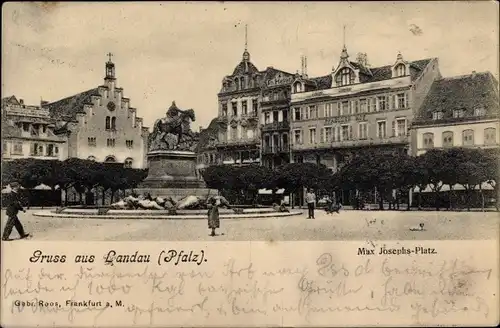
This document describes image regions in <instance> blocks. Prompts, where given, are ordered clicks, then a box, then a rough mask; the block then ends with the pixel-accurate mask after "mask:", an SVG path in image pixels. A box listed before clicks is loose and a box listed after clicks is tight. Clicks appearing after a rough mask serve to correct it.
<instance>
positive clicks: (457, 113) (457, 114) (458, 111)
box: [453, 109, 464, 118]
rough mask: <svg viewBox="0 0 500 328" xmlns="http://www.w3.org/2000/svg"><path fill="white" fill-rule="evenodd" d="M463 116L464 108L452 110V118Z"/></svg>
mask: <svg viewBox="0 0 500 328" xmlns="http://www.w3.org/2000/svg"><path fill="white" fill-rule="evenodd" d="M460 117H464V110H463V109H454V110H453V118H460Z"/></svg>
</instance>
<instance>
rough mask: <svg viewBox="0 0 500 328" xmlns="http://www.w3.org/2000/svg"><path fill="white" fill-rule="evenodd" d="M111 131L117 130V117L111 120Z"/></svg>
mask: <svg viewBox="0 0 500 328" xmlns="http://www.w3.org/2000/svg"><path fill="white" fill-rule="evenodd" d="M111 130H116V117H114V116H113V117H112V118H111Z"/></svg>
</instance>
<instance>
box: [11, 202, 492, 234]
mask: <svg viewBox="0 0 500 328" xmlns="http://www.w3.org/2000/svg"><path fill="white" fill-rule="evenodd" d="M37 211H40V210H29V211H28V212H27V213H20V214H19V218H20V220H21V222H22V223H23V225H24V226H25V229H26V230H27V231H28V232H30V233H32V234H33V238H32V239H31V240H76V241H201V240H206V241H248V240H252V241H293V240H457V239H496V238H498V233H499V223H500V216H499V214H498V213H497V212H446V211H440V212H424V211H421V212H419V211H411V212H405V211H343V212H340V214H335V215H327V214H326V213H325V212H324V211H322V210H317V211H316V219H315V220H306V218H305V217H306V215H305V214H303V215H300V216H293V217H284V218H259V219H227V220H224V219H223V220H221V228H220V229H218V230H217V234H218V235H217V236H216V237H210V236H209V230H208V227H207V221H206V220H203V219H198V220H182V219H180V220H148V219H141V218H137V219H132V220H130V219H114V220H113V219H61V218H43V217H36V216H34V215H33V213H35V212H37ZM303 213H305V211H304V210H303ZM6 219H7V218H6V216H5V211H2V230H3V228H4V225H5V222H6ZM419 223H424V228H425V231H410V228H412V227H416V226H418V225H419ZM11 237H12V238H18V236H17V232H16V231H14V232H13V233H12V236H11ZM14 242H23V241H14Z"/></svg>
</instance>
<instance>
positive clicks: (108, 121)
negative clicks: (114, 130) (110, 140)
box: [106, 116, 111, 130]
mask: <svg viewBox="0 0 500 328" xmlns="http://www.w3.org/2000/svg"><path fill="white" fill-rule="evenodd" d="M109 129H111V118H110V117H109V116H106V130H109Z"/></svg>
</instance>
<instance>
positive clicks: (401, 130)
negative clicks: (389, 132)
mask: <svg viewBox="0 0 500 328" xmlns="http://www.w3.org/2000/svg"><path fill="white" fill-rule="evenodd" d="M406 135H408V127H407V123H406V119H405V118H399V119H397V120H396V136H398V137H402V136H406Z"/></svg>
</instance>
